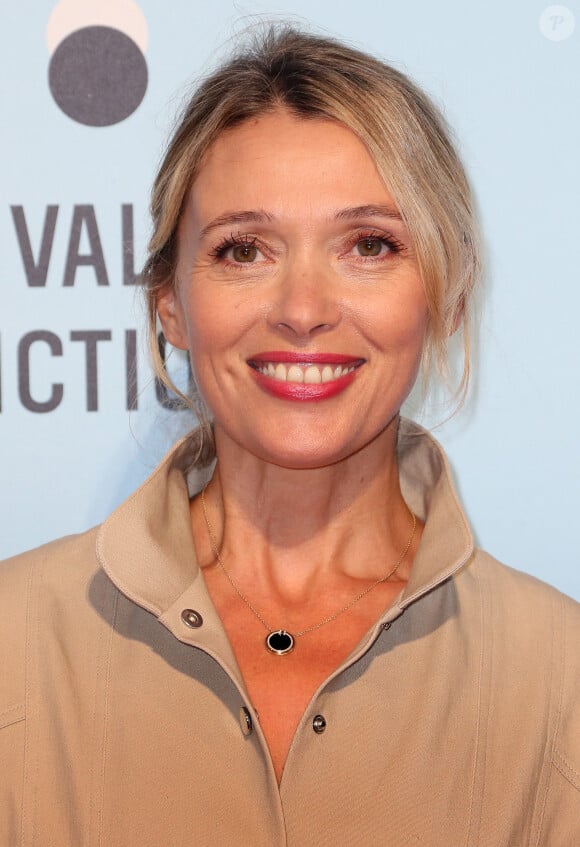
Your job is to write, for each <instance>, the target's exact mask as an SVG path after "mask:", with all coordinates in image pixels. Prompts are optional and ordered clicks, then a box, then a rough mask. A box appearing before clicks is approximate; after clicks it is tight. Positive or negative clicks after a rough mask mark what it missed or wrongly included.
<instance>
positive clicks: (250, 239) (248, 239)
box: [210, 233, 258, 264]
mask: <svg viewBox="0 0 580 847" xmlns="http://www.w3.org/2000/svg"><path fill="white" fill-rule="evenodd" d="M257 242H258V237H257V236H256V235H254V236H249V235H241V234H240V235H234V234H233V233H232V234H231V235H229V236H227V237H226V238H224V239H223V240H222V241H220V243H219V244H217V245H216V246H215V247H214V248H213V249H212V250H211V251H210V255H211V256H212V257H213V258H214V259H223V258H224V256H225V254H226V252H227V251H228V250H229V249H230V247H254V246H256V245H257ZM234 264H243V263H240V262H235V263H234Z"/></svg>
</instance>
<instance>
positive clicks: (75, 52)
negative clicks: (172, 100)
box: [48, 26, 147, 126]
mask: <svg viewBox="0 0 580 847" xmlns="http://www.w3.org/2000/svg"><path fill="white" fill-rule="evenodd" d="M48 84H49V86H50V91H51V93H52V96H53V97H54V99H55V101H56V103H57V105H58V106H60V108H61V109H62V111H63V112H64V113H65V115H68V116H69V118H72V119H73V121H77V122H78V123H81V124H86V125H87V126H111V125H112V124H117V123H119V122H120V121H124V120H125V118H128V117H129V115H131V114H133V112H134V111H135V109H136V108H137V107H138V106H139V104H140V103H141V101H142V100H143V97H144V96H145V91H146V90H147V63H146V61H145V57H144V55H143V53H142V52H141V50H140V49H139V47H138V46H137V45H136V44H135V42H134V41H133V40H132V39H131V38H129V36H128V35H125V33H124V32H120V31H119V30H118V29H113V28H112V27H108V26H87V27H84V28H83V29H78V30H76V32H73V33H71V34H70V35H69V36H67V37H66V38H65V39H64V41H61V43H60V44H59V45H58V47H57V48H56V50H55V51H54V53H53V55H52V58H51V60H50V66H49V69H48Z"/></svg>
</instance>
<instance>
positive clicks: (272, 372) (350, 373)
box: [248, 351, 364, 401]
mask: <svg viewBox="0 0 580 847" xmlns="http://www.w3.org/2000/svg"><path fill="white" fill-rule="evenodd" d="M362 364H364V359H358V358H355V357H354V356H344V355H342V354H338V353H294V352H288V351H286V352H282V351H281V352H270V353H260V354H259V355H256V356H253V357H252V358H251V359H248V365H249V366H250V367H251V368H252V370H253V371H254V373H255V377H256V381H257V382H258V385H259V386H260V388H262V389H263V390H264V391H266V392H267V393H268V394H271V395H273V396H275V397H278V398H280V399H284V400H299V401H308V400H309V401H315V400H325V399H328V398H330V397H335V396H336V395H337V394H340V393H341V392H342V391H344V390H345V389H346V388H347V387H348V386H349V385H350V384H351V382H352V381H353V380H354V379H355V376H356V373H357V370H358V368H360V366H361V365H362Z"/></svg>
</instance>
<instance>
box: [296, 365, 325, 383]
mask: <svg viewBox="0 0 580 847" xmlns="http://www.w3.org/2000/svg"><path fill="white" fill-rule="evenodd" d="M288 377H290V371H288ZM304 382H305V383H307V385H316V384H317V383H319V382H322V375H321V373H320V368H317V367H316V365H310V367H309V368H306V370H305V371H304Z"/></svg>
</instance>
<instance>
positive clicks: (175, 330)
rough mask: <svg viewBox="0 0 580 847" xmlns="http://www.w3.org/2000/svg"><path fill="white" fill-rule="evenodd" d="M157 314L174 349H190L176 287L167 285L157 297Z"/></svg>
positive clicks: (164, 333)
mask: <svg viewBox="0 0 580 847" xmlns="http://www.w3.org/2000/svg"><path fill="white" fill-rule="evenodd" d="M157 314H158V315H159V320H160V321H161V326H162V327H163V335H164V336H165V338H166V339H167V340H168V341H169V343H170V344H171V345H172V346H173V347H178V348H179V349H180V350H187V349H189V344H188V339H187V326H186V322H185V315H184V311H183V306H182V304H181V300H180V297H179V293H178V291H177V288H176V285H175V284H173V285H167V286H166V287H165V288H163V289H162V290H161V292H160V293H159V294H158V296H157Z"/></svg>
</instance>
